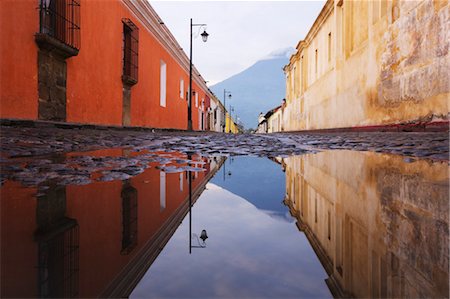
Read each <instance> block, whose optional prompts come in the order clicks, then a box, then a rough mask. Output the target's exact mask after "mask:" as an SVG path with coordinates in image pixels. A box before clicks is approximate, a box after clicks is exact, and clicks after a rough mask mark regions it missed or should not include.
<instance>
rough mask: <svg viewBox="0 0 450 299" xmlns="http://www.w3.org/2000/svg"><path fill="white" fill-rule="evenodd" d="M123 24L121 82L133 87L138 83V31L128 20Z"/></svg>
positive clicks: (123, 21)
mask: <svg viewBox="0 0 450 299" xmlns="http://www.w3.org/2000/svg"><path fill="white" fill-rule="evenodd" d="M122 23H123V72H122V81H123V82H124V83H126V84H129V85H134V84H136V83H137V81H138V48H139V47H138V43H139V29H138V28H137V27H136V25H134V23H133V22H132V21H131V20H130V19H122Z"/></svg>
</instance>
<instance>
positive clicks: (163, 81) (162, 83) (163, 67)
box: [159, 60, 167, 107]
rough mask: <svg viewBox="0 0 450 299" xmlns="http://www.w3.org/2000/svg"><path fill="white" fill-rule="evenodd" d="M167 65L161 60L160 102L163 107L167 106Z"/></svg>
mask: <svg viewBox="0 0 450 299" xmlns="http://www.w3.org/2000/svg"><path fill="white" fill-rule="evenodd" d="M166 72H167V65H166V63H165V62H164V61H162V60H161V71H160V88H159V95H160V96H159V104H160V105H161V107H166V84H167V74H166Z"/></svg>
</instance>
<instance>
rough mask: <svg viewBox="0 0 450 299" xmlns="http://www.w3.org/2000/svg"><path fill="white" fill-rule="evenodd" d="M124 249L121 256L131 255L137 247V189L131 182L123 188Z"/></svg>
mask: <svg viewBox="0 0 450 299" xmlns="http://www.w3.org/2000/svg"><path fill="white" fill-rule="evenodd" d="M120 197H121V198H122V249H121V251H120V254H122V255H126V254H129V253H130V252H131V251H132V250H133V249H134V248H135V247H136V245H137V236H138V234H137V222H138V218H137V217H138V207H137V189H136V188H134V187H133V186H131V183H130V182H129V180H126V181H124V183H123V186H122V192H121V195H120Z"/></svg>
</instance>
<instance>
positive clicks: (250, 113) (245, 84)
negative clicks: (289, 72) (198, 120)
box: [211, 48, 293, 128]
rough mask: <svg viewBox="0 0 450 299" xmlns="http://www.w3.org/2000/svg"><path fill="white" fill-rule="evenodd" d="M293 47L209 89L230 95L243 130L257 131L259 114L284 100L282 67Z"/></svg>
mask: <svg viewBox="0 0 450 299" xmlns="http://www.w3.org/2000/svg"><path fill="white" fill-rule="evenodd" d="M292 51H293V49H292V48H284V49H279V50H276V51H273V52H271V53H270V54H269V55H267V56H266V57H264V58H263V59H261V60H259V61H258V62H256V63H255V64H254V65H252V66H251V67H249V68H247V69H245V70H244V71H242V72H240V73H238V74H236V75H234V76H231V77H230V78H228V79H226V80H224V81H222V82H219V83H217V84H215V85H213V86H211V90H212V91H213V92H214V93H215V94H217V95H221V94H222V93H223V90H224V89H226V90H229V91H231V92H232V94H233V98H232V99H231V100H230V101H228V100H227V101H226V103H227V109H229V110H230V111H231V109H230V107H229V105H231V106H232V107H234V110H233V111H234V113H232V114H233V117H239V119H240V120H241V121H242V122H243V123H244V127H245V128H256V126H257V124H258V115H259V113H260V112H263V113H264V112H266V111H268V110H270V109H273V108H274V107H277V106H279V105H280V103H281V100H282V99H283V98H284V97H285V86H286V82H285V77H284V73H283V67H284V66H285V65H286V64H287V63H288V62H289V57H290V55H291V53H292Z"/></svg>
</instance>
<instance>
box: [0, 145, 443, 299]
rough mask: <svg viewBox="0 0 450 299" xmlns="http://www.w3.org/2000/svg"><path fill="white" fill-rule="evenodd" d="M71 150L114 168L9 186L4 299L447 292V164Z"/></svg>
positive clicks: (366, 157)
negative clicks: (120, 171)
mask: <svg viewBox="0 0 450 299" xmlns="http://www.w3.org/2000/svg"><path fill="white" fill-rule="evenodd" d="M74 156H75V158H76V159H75V160H74V161H77V163H78V165H81V164H82V162H83V161H84V160H85V157H86V156H95V157H97V158H96V159H94V161H97V162H99V161H100V162H101V163H102V166H104V167H106V168H104V169H103V170H101V171H94V172H92V173H91V174H90V178H89V181H82V182H83V185H75V184H70V181H69V183H68V184H64V183H61V182H60V181H58V182H55V181H53V180H49V181H48V182H41V183H40V184H39V185H37V186H33V185H32V184H31V185H30V184H25V183H24V181H23V180H22V181H21V180H19V179H17V180H7V181H6V182H5V183H4V184H3V186H2V187H1V189H0V191H1V297H82V298H86V297H131V298H164V297H165V298H167V297H172V298H173V297H176V298H194V297H197V298H205V297H208V298H210V297H226V298H243V297H245V298H248V297H254V298H264V297H266V298H269V297H271V298H293V297H296V298H299V297H303V298H313V297H316V298H327V297H338V296H353V297H448V291H449V289H448V278H449V277H448V267H449V261H448V256H449V248H448V242H449V238H448V236H449V231H448V212H449V210H448V207H449V202H448V192H449V186H448V163H447V162H432V161H427V160H416V161H411V160H408V159H404V158H403V157H400V156H393V155H386V154H378V153H371V152H353V151H327V152H321V153H317V154H307V155H302V156H292V157H288V158H277V159H272V160H269V159H267V158H258V157H228V158H225V157H209V158H206V157H201V156H195V155H194V156H192V155H190V156H186V155H184V154H181V153H156V154H155V153H153V154H148V153H147V154H145V153H144V154H142V153H130V152H126V151H123V150H115V151H112V152H92V153H74V154H69V155H68V157H65V159H73V157H74ZM110 156H115V158H114V159H113V162H114V163H123V160H122V157H126V159H135V160H136V161H137V162H136V164H135V165H142V163H148V165H149V166H150V167H149V168H146V169H143V170H140V171H137V172H136V173H135V174H133V175H127V176H122V177H121V176H118V175H117V173H113V172H111V173H108V174H107V175H106V174H105V173H106V172H107V170H108V169H109V170H111V169H110V168H108V167H109V165H110V164H108V163H109V162H108V161H109V160H108V159H107V158H110ZM71 161H72V160H71ZM26 163H27V162H26V161H25V162H23V164H24V165H26ZM127 167H128V168H127V169H128V170H130V169H131V170H132V169H135V170H136V169H137V168H136V167H137V166H136V167H135V168H130V167H131V166H127ZM133 167H134V166H133ZM105 169H106V170H105ZM101 173H103V176H102V174H101ZM19 181H20V182H19ZM24 185H26V187H25V186H24ZM42 185H44V187H43V186H42ZM189 193H190V194H191V202H192V209H191V211H190V213H189V197H190V196H189ZM202 230H205V231H206V233H207V236H208V238H207V239H206V240H205V242H203V240H202V239H201V238H200V236H201V232H202ZM190 252H191V253H190Z"/></svg>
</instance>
